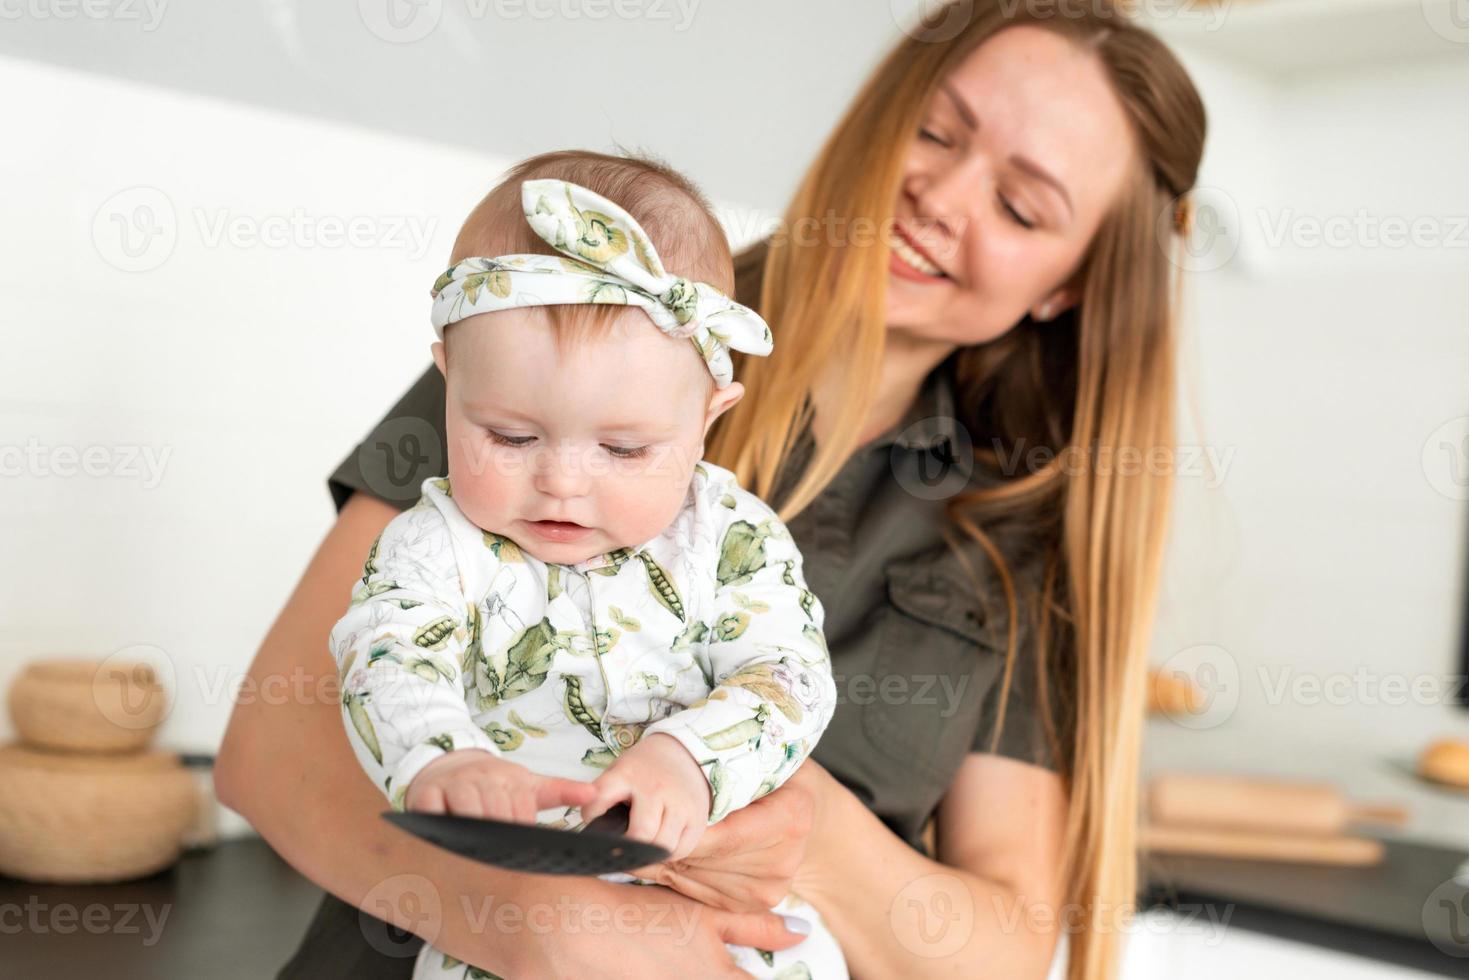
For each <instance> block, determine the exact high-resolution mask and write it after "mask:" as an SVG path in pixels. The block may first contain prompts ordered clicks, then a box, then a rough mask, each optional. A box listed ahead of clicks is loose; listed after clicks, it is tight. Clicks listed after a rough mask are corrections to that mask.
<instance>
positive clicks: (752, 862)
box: [632, 759, 824, 912]
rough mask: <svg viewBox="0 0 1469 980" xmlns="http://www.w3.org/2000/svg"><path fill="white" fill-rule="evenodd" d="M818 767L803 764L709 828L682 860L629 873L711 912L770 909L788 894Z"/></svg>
mask: <svg viewBox="0 0 1469 980" xmlns="http://www.w3.org/2000/svg"><path fill="white" fill-rule="evenodd" d="M820 768H821V767H820V766H818V765H817V764H816V763H815V762H813V761H811V760H810V759H807V760H806V762H805V763H803V764H802V765H801V767H800V768H799V769H797V770H796V772H795V773H794V774H792V776H791V778H790V779H788V780H786V782H785V784H784V785H782V786H781V787H780V788H779V789H777V790H775V791H774V792H773V793H769V794H767V795H765V796H762V797H760V799H758V800H756V801H754V802H753V803H751V804H750V805H749V806H747V807H744V808H743V809H740V810H736V811H734V812H733V813H731V814H729V815H728V816H726V817H725V818H724V819H723V820H721V821H719V822H718V823H716V824H713V825H711V826H710V827H709V828H708V829H707V830H705V831H704V836H703V837H701V838H700V839H699V843H698V845H697V846H696V847H695V848H694V850H693V852H692V853H691V854H690V855H689V856H688V857H687V858H684V859H683V860H682V861H672V860H670V861H664V862H661V863H659V864H654V865H649V866H648V867H645V868H639V869H637V870H636V871H633V872H632V874H634V875H637V876H638V877H640V878H647V879H648V880H650V881H656V882H658V883H659V884H661V885H666V886H667V887H669V888H672V889H674V890H676V891H678V892H681V893H682V894H684V895H686V896H688V897H689V898H692V899H695V900H696V901H699V902H702V903H704V904H705V905H710V906H713V907H714V908H716V909H723V910H726V911H730V912H755V911H764V910H766V909H769V908H771V907H772V906H774V905H775V904H776V903H778V902H779V901H780V900H781V899H782V898H784V897H785V896H786V894H787V893H788V892H789V891H790V888H791V881H792V880H793V879H794V878H795V876H796V872H797V870H798V869H799V868H800V867H801V860H802V858H803V857H805V853H806V838H807V835H808V834H810V832H811V828H812V826H813V824H814V821H815V812H816V791H815V789H814V786H813V777H815V776H817V775H818V773H817V770H819V769H820ZM808 770H809V771H808ZM803 774H804V775H803ZM822 774H824V771H823V772H822Z"/></svg>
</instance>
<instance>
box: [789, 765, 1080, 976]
mask: <svg viewBox="0 0 1469 980" xmlns="http://www.w3.org/2000/svg"><path fill="white" fill-rule="evenodd" d="M797 782H799V783H801V784H804V785H806V786H808V787H809V788H810V789H811V792H812V796H813V799H814V806H815V813H814V821H813V822H814V830H813V831H812V834H811V836H810V838H809V839H808V842H807V849H806V859H805V861H804V862H803V863H802V866H801V870H800V872H799V873H798V874H797V876H796V881H795V886H794V889H795V891H796V892H797V893H798V894H800V895H801V897H803V898H805V899H806V900H807V901H809V902H811V903H812V904H813V905H815V906H816V908H817V909H818V910H819V911H820V912H821V915H822V917H823V918H824V919H825V920H826V924H827V927H828V928H829V929H830V930H831V932H832V934H833V935H834V936H836V938H837V941H838V942H839V943H840V944H841V947H842V952H843V953H844V954H845V955H846V958H847V962H848V963H849V964H850V965H851V968H852V976H853V977H855V978H859V980H860V978H872V977H895V976H901V977H914V978H917V977H955V976H963V977H996V978H1005V980H1019V978H1025V977H1037V978H1041V977H1045V975H1046V972H1047V970H1048V968H1049V967H1050V963H1051V956H1052V953H1053V952H1054V949H1055V944H1056V937H1057V932H1056V926H1057V923H1058V916H1059V912H1060V910H1059V908H1058V903H1059V897H1058V896H1059V894H1060V893H1059V890H1058V887H1057V886H1058V882H1057V880H1056V878H1057V869H1058V867H1059V863H1060V855H1061V845H1062V833H1063V828H1064V825H1065V814H1066V796H1065V791H1064V788H1063V786H1062V783H1061V779H1060V777H1058V776H1057V775H1056V774H1055V773H1052V772H1049V771H1047V770H1046V769H1043V768H1041V767H1039V766H1032V765H1027V764H1025V763H1022V762H1017V761H1015V760H1012V759H1007V758H1004V757H1002V756H995V755H981V754H978V753H974V754H971V755H970V756H969V757H968V758H967V759H966V760H965V761H964V763H963V764H962V765H961V766H960V768H959V772H958V774H957V776H956V777H955V779H954V783H953V785H952V786H951V787H950V789H949V792H948V794H947V795H946V796H945V797H944V799H943V801H942V802H941V803H940V806H939V811H938V822H937V830H938V842H939V843H938V850H939V856H940V858H941V859H942V861H941V862H940V861H934V860H930V859H929V858H926V857H924V856H923V855H922V854H920V853H918V852H917V851H915V850H913V848H911V847H909V846H908V844H906V843H905V842H904V841H903V840H902V839H901V838H899V837H898V836H897V835H895V834H894V833H893V832H892V831H890V830H889V829H888V828H887V827H886V826H884V825H883V823H882V821H880V820H878V818H877V817H876V816H874V815H873V814H872V812H871V811H869V810H868V809H867V808H866V807H865V806H863V804H862V803H861V801H860V800H858V799H857V798H856V797H855V796H853V795H852V793H851V792H849V791H848V790H847V789H846V788H845V787H844V786H842V785H841V784H840V783H838V782H837V781H836V779H834V778H833V777H832V776H831V774H830V773H828V772H827V771H826V770H825V769H823V768H821V767H820V766H819V765H817V764H816V763H814V762H811V761H807V762H806V764H805V765H803V766H802V767H801V768H800V769H799V770H797V772H796V774H795V775H794V776H793V777H792V778H791V783H792V784H795V783H797ZM854 855H855V856H859V857H858V858H857V859H854Z"/></svg>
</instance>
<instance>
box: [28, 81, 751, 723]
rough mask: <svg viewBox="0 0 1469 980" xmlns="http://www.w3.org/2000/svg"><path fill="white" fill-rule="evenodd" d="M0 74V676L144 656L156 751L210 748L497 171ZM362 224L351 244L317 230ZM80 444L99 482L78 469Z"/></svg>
mask: <svg viewBox="0 0 1469 980" xmlns="http://www.w3.org/2000/svg"><path fill="white" fill-rule="evenodd" d="M0 89H3V90H4V91H7V92H25V93H29V97H28V98H26V99H6V100H4V105H3V107H0V128H3V131H4V132H7V133H11V134H21V133H23V134H29V136H30V138H31V140H32V142H25V141H20V140H16V141H14V142H12V143H11V144H10V146H11V152H7V153H5V154H3V155H0V186H3V187H5V188H6V191H5V208H4V213H5V225H6V227H7V228H8V229H9V230H10V232H9V233H8V234H6V235H4V236H0V295H3V296H4V297H5V300H4V309H3V313H0V317H3V324H4V333H5V339H6V352H5V357H4V358H3V360H0V433H3V436H0V445H3V446H5V447H6V452H7V454H8V455H7V456H6V457H5V459H4V462H5V465H6V467H7V469H6V474H7V476H8V477H9V478H8V479H6V480H5V481H4V484H3V485H4V488H5V490H4V493H5V516H4V518H3V520H4V541H5V551H6V554H7V557H8V559H9V560H7V561H6V562H4V563H3V568H0V595H3V596H5V599H4V601H3V603H0V605H3V609H4V613H3V619H4V624H5V627H6V628H5V629H4V631H3V633H0V689H4V688H6V687H8V685H9V683H10V681H11V680H12V679H13V677H14V675H15V674H16V672H17V671H19V669H20V668H21V666H22V664H23V663H24V662H25V661H26V660H28V659H30V658H32V657H36V656H42V655H51V654H65V655H87V656H105V655H108V654H111V653H113V652H115V651H117V650H119V649H121V648H126V647H133V646H136V645H145V646H149V647H155V648H157V651H160V652H161V654H162V656H163V657H165V658H166V660H167V661H168V662H170V663H171V664H172V666H173V669H174V671H175V683H176V687H177V690H178V698H177V701H176V704H175V708H174V710H173V712H172V714H171V716H170V717H169V718H168V720H167V722H166V723H165V725H164V727H163V728H162V729H161V731H160V736H159V737H160V740H161V741H162V742H163V743H166V744H168V745H170V746H174V747H177V748H181V749H190V750H194V751H213V749H214V748H215V747H216V746H217V744H218V742H219V739H220V736H221V735H222V733H223V731H224V726H225V722H226V718H227V716H228V713H229V710H230V707H231V702H230V700H229V694H230V692H231V691H232V690H233V684H234V683H237V682H238V681H239V680H240V679H241V678H242V676H243V674H244V671H245V670H246V669H247V667H248V665H249V662H250V659H251V657H252V656H253V654H254V652H255V650H256V648H257V646H258V644H259V643H260V640H261V639H262V637H263V635H264V633H265V631H266V629H267V628H268V627H269V625H270V623H271V621H272V619H273V617H274V615H275V614H276V612H278V611H279V609H280V607H281V606H282V604H283V603H284V602H285V599H286V597H287V596H288V595H289V593H290V590H291V588H292V587H293V585H294V583H295V581H296V578H297V577H298V576H299V574H300V573H301V571H302V569H303V568H304V566H305V563H306V561H307V560H308V559H309V557H310V555H311V553H312V551H313V549H314V548H315V545H316V543H317V542H318V541H319V540H320V538H321V536H322V534H323V533H324V532H325V531H326V529H327V527H328V526H329V524H330V522H331V520H332V519H333V516H334V511H333V509H332V506H331V502H330V497H329V495H328V493H327V489H326V477H327V474H328V473H330V472H331V471H332V470H333V469H334V468H335V467H336V465H337V463H338V462H339V461H340V459H341V458H342V457H343V456H344V455H345V454H346V453H347V452H348V451H350V450H351V448H352V447H353V446H354V445H355V444H356V443H357V440H359V439H360V438H361V437H362V436H363V435H364V434H365V432H366V429H367V428H368V427H369V426H370V425H371V424H372V423H373V422H374V421H375V420H376V419H377V418H378V417H380V415H381V414H382V413H383V412H384V411H385V410H386V409H387V408H388V407H389V406H390V405H391V404H392V403H393V402H394V401H395V400H396V399H397V397H398V396H399V395H400V394H401V393H402V392H403V391H404V390H405V389H406V387H407V386H408V384H409V383H410V382H411V381H412V380H413V379H414V378H416V377H417V376H418V374H419V373H420V372H421V371H422V370H423V369H424V368H425V367H426V366H428V365H429V364H430V363H431V360H430V355H429V344H430V343H431V342H432V341H433V331H432V329H431V328H430V326H429V323H428V315H427V314H428V305H427V304H428V287H429V284H431V283H432V282H433V280H434V277H435V276H437V275H438V273H439V272H440V271H442V268H443V264H444V262H445V261H446V260H447V256H448V253H449V248H450V245H451V243H452V240H453V235H454V233H455V231H456V230H457V227H458V222H459V221H460V220H462V217H463V215H464V214H465V213H467V212H468V210H469V208H470V207H471V206H472V205H473V204H474V203H475V202H476V201H477V200H478V199H479V198H480V197H481V196H482V195H483V194H484V192H485V191H486V190H488V189H489V187H490V186H491V185H492V183H493V181H494V179H495V177H496V176H497V174H498V173H499V172H500V171H501V170H503V168H504V167H505V166H507V165H508V164H509V163H510V162H512V161H509V160H506V159H497V158H494V157H491V156H488V155H484V154H479V153H472V152H468V151H464V150H461V149H456V148H452V147H448V146H445V145H440V144H434V143H430V142H427V141H420V140H411V139H406V138H403V137H401V136H396V135H393V136H388V135H383V134H381V133H376V132H372V131H368V130H364V129H358V128H356V127H353V126H348V125H344V124H335V123H329V122H323V121H321V120H306V119H301V118H297V117H293V116H290V115H286V114H283V113H279V112H275V111H267V110H260V109H255V108H251V107H247V106H242V105H239V104H234V103H228V102H220V101H218V100H214V99H209V98H198V97H192V96H188V95H183V94H179V93H175V92H170V91H166V90H162V89H155V88H149V87H143V86H136V85H133V84H122V83H118V82H116V81H106V80H103V79H101V78H99V77H97V76H93V75H86V74H80V73H75V72H72V71H69V70H64V69H57V68H51V67H41V66H36V65H32V64H27V63H24V62H17V61H6V60H0ZM37 141H38V142H37ZM720 208H721V211H722V212H724V213H728V214H730V215H732V216H735V217H737V218H740V219H741V220H739V221H737V222H736V224H737V225H738V229H737V230H748V229H750V228H754V227H758V221H757V220H755V219H756V218H758V215H756V214H755V213H754V212H751V211H750V210H749V209H743V208H736V207H734V206H733V205H730V204H728V203H727V202H720ZM99 215H100V217H99ZM115 219H116V220H124V221H126V222H133V221H138V222H142V223H144V224H146V225H147V226H148V227H156V228H158V229H161V232H160V233H159V234H157V235H154V236H152V237H151V238H145V237H144V236H143V234H142V232H140V231H139V230H138V226H137V225H133V224H129V225H128V226H127V227H128V235H129V236H130V240H131V242H132V243H133V245H134V246H135V247H136V248H137V250H138V254H137V255H136V256H129V255H128V253H127V252H126V251H125V250H124V248H123V244H124V238H123V236H122V234H121V232H120V230H119V228H118V226H117V225H116V224H115ZM352 219H361V220H362V221H364V222H365V225H364V226H363V229H362V233H363V234H364V235H365V236H366V237H367V238H368V239H370V241H369V243H368V244H365V245H361V246H360V247H353V246H351V245H340V244H338V245H331V244H323V242H328V241H330V240H329V239H327V238H326V237H324V236H325V235H326V234H329V233H330V231H331V225H330V223H331V222H333V221H336V222H341V223H342V227H346V223H347V222H349V221H351V220H352ZM293 222H294V226H295V228H299V229H300V230H299V231H297V230H294V229H293ZM221 229H224V231H222V232H221ZM229 229H234V230H233V231H231V230H229ZM414 229H416V231H415V230H414ZM274 234H281V235H283V236H284V242H279V241H277V240H276V239H275V238H273V237H271V236H272V235H274ZM340 234H341V232H340V231H338V235H339V236H340ZM145 243H148V244H147V247H144V245H145ZM170 243H171V248H170ZM88 447H100V448H96V449H94V450H93V452H96V453H100V454H102V456H101V457H99V460H98V462H97V463H96V464H94V465H92V466H89V467H88V468H89V469H90V470H92V472H93V473H94V474H96V475H87V473H85V472H80V471H79V466H78V463H77V462H76V461H75V460H72V461H71V462H70V464H68V460H67V457H66V453H67V452H68V451H70V452H73V453H76V454H78V455H80V454H81V453H83V452H84V451H85V450H86V449H87V448H88ZM130 455H134V456H136V459H130V458H129V456H130ZM68 466H69V467H70V470H69V471H70V472H72V473H73V475H64V473H65V472H68ZM17 471H18V472H17ZM102 471H105V472H102ZM343 598H344V601H345V598H346V597H345V596H344V597H343ZM0 724H3V728H0V731H3V734H4V737H9V735H10V734H11V733H12V732H11V729H10V727H9V720H8V718H5V719H4V721H3V723H0Z"/></svg>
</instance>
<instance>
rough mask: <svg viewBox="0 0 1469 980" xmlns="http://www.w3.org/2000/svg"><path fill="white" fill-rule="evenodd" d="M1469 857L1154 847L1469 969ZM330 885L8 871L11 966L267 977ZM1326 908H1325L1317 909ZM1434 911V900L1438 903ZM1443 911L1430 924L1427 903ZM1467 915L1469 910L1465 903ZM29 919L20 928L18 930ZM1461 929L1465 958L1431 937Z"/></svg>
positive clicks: (1319, 934) (229, 860)
mask: <svg viewBox="0 0 1469 980" xmlns="http://www.w3.org/2000/svg"><path fill="white" fill-rule="evenodd" d="M1466 858H1469V854H1466V853H1464V852H1461V851H1458V850H1454V849H1449V848H1435V847H1431V846H1427V845H1418V844H1413V843H1410V842H1389V845H1388V860H1387V861H1386V862H1384V863H1383V864H1382V865H1380V866H1377V867H1375V868H1356V869H1351V868H1310V867H1306V866H1300V865H1283V864H1281V865H1272V864H1269V863H1266V862H1241V861H1230V862H1221V861H1211V860H1207V859H1202V858H1161V857H1154V858H1152V859H1151V860H1150V861H1149V862H1148V888H1147V891H1146V893H1145V895H1146V898H1147V900H1148V902H1149V903H1150V904H1162V905H1169V904H1175V905H1178V904H1181V905H1183V906H1184V907H1185V908H1186V909H1187V908H1192V909H1193V910H1194V911H1195V912H1197V911H1198V910H1199V909H1200V908H1202V907H1203V906H1205V905H1211V906H1214V908H1215V910H1216V921H1217V920H1218V913H1219V912H1222V911H1223V910H1225V909H1228V911H1229V917H1228V919H1227V920H1226V921H1227V922H1228V924H1229V926H1230V927H1232V928H1239V929H1245V930H1249V931H1252V932H1259V933H1263V934H1267V935H1272V936H1277V937H1281V938H1285V939H1290V940H1294V941H1297V942H1303V943H1308V944H1312V945H1317V946H1323V947H1327V948H1330V949H1333V950H1337V951H1339V952H1343V953H1351V954H1356V955H1360V956H1366V957H1370V958H1372V959H1376V960H1381V961H1385V962H1390V963H1394V964H1397V965H1400V966H1405V967H1413V968H1416V969H1421V970H1427V971H1431V972H1435V973H1439V974H1441V975H1444V976H1455V977H1469V897H1466V898H1464V899H1463V901H1462V903H1460V902H1459V896H1465V895H1466V894H1469V893H1466V892H1464V891H1463V890H1460V891H1459V892H1458V893H1457V895H1456V896H1450V898H1451V901H1450V902H1449V903H1448V904H1443V903H1435V902H1433V901H1431V899H1432V897H1433V895H1434V894H1435V893H1434V890H1433V888H1431V887H1430V888H1425V882H1430V880H1431V882H1439V881H1441V880H1442V878H1443V873H1442V869H1443V868H1445V867H1447V866H1452V864H1453V863H1454V862H1455V861H1461V860H1464V859H1466ZM320 898H321V890H320V889H319V888H317V887H316V886H315V885H313V884H312V883H311V882H310V881H308V880H306V879H305V878H303V877H302V876H301V875H299V874H298V873H297V872H296V871H295V870H293V869H292V868H291V867H290V866H289V865H287V864H286V863H285V862H284V861H283V860H281V858H280V857H279V856H277V855H276V853H275V852H274V851H273V850H271V848H270V847H269V846H268V845H267V844H266V843H265V842H264V841H263V840H261V839H260V838H258V837H247V838H241V839H238V840H229V841H224V842H222V843H220V844H219V845H217V846H215V847H213V848H208V849H197V850H192V851H189V852H186V853H185V855H184V857H183V858H182V860H180V861H179V863H178V864H177V865H175V866H174V867H173V868H170V869H169V870H167V871H164V872H162V873H160V874H157V875H154V876H152V877H150V878H144V879H140V880H138V881H131V882H124V883H120V884H115V885H39V884H31V883H29V882H24V881H17V880H16V879H13V878H5V877H0V932H3V934H4V935H5V940H4V944H3V945H4V955H3V956H0V977H3V978H10V977H15V978H26V980H31V978H36V977H45V978H48V980H67V978H69V977H86V978H89V980H90V978H94V977H108V978H109V980H134V978H136V980H168V978H179V980H196V978H199V977H209V978H210V980H233V978H240V980H246V978H248V980H259V978H262V977H273V976H275V974H276V971H277V970H279V969H280V967H281V966H282V965H283V964H284V963H285V961H286V960H287V959H289V958H290V955H291V953H292V952H294V950H295V948H296V944H297V943H298V942H299V941H300V938H301V936H302V935H303V934H304V932H305V930H306V925H307V923H308V922H309V921H310V919H311V916H312V914H313V913H314V911H315V909H316V905H317V903H318V902H319V901H320ZM1313 906H1314V907H1313ZM1425 910H1426V911H1425ZM1435 912H1437V913H1440V917H1439V918H1438V919H1437V920H1435V921H1429V922H1425V919H1424V918H1423V916H1424V915H1425V914H1429V915H1432V914H1434V913H1435ZM1461 913H1462V914H1461ZM17 927H19V930H18V931H17ZM1425 928H1433V929H1435V930H1437V934H1438V936H1439V938H1440V941H1441V942H1442V941H1443V940H1444V938H1445V937H1447V938H1448V940H1449V941H1450V942H1452V941H1454V937H1455V936H1457V937H1458V939H1459V940H1461V941H1462V946H1463V951H1464V954H1465V955H1464V956H1463V957H1460V956H1453V955H1450V954H1449V953H1447V952H1445V951H1443V950H1442V949H1440V948H1438V947H1437V946H1435V945H1434V943H1432V942H1430V941H1429V940H1428V938H1427V934H1426V932H1425Z"/></svg>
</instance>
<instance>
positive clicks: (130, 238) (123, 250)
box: [92, 186, 179, 272]
mask: <svg viewBox="0 0 1469 980" xmlns="http://www.w3.org/2000/svg"><path fill="white" fill-rule="evenodd" d="M178 238H179V229H178V216H177V214H176V213H175V212H174V208H173V202H172V201H170V200H169V198H168V195H167V194H165V193H163V191H161V190H159V189H158V188H156V187H143V186H139V187H129V188H127V189H126V190H121V191H118V192H117V193H116V194H114V195H112V196H111V197H109V198H108V199H107V200H105V201H103V202H102V206H101V207H99V208H98V209H97V213H96V214H95V215H93V216H92V244H93V245H94V246H95V247H96V249H97V254H98V255H100V256H102V260H103V261H104V262H106V263H107V264H108V265H110V266H112V267H113V268H116V269H121V270H122V271H123V272H147V271H149V270H150V269H156V268H158V267H159V266H161V265H162V264H163V263H164V262H167V261H168V257H169V256H170V255H172V254H173V249H174V246H175V245H177V244H178Z"/></svg>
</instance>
